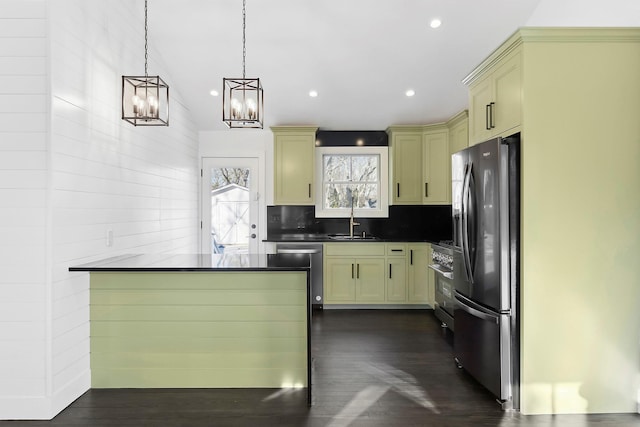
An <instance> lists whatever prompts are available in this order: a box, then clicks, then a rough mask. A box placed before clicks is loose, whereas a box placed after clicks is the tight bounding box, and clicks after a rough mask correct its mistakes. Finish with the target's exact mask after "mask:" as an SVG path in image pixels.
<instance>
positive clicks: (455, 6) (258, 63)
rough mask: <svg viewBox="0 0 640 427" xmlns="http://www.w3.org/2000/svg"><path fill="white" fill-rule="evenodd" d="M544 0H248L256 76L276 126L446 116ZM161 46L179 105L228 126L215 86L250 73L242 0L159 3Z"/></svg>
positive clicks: (210, 126)
mask: <svg viewBox="0 0 640 427" xmlns="http://www.w3.org/2000/svg"><path fill="white" fill-rule="evenodd" d="M540 1H541V0H247V6H246V11H247V15H246V16H247V18H246V19H247V28H246V33H247V42H246V46H247V51H246V73H247V74H246V76H247V77H251V78H253V77H259V78H260V79H261V81H262V84H263V87H264V100H265V101H264V102H265V120H264V126H265V128H268V127H270V126H276V125H300V124H312V125H317V126H319V127H320V128H322V129H328V130H384V129H386V128H387V127H388V126H390V125H397V124H427V123H435V122H440V121H444V120H446V119H448V118H450V117H451V116H453V115H454V114H456V113H458V112H459V111H461V110H463V109H464V108H466V106H467V89H466V88H465V86H464V85H463V84H462V83H461V80H462V79H463V78H464V77H465V76H466V75H467V73H469V72H470V71H471V70H472V69H473V68H474V67H475V66H476V65H478V64H479V63H480V62H481V61H482V60H483V59H484V58H485V57H486V56H487V55H488V54H489V53H490V52H491V51H493V49H495V48H496V47H497V46H498V45H499V44H500V43H501V42H503V41H504V40H505V39H506V38H507V37H509V36H510V35H511V34H512V33H513V32H514V31H515V30H516V29H517V28H518V27H520V26H523V25H525V24H526V23H527V21H528V19H529V18H530V17H531V15H532V14H533V12H534V10H535V9H536V6H537V5H538V3H539V2H540ZM433 18H439V19H441V20H442V26H441V27H440V28H438V29H435V30H434V29H432V28H430V26H429V23H430V21H431V20H432V19H433ZM149 43H150V45H151V46H152V47H153V48H154V50H153V51H152V52H153V53H151V55H153V54H157V55H160V56H161V60H162V62H164V63H165V66H166V67H167V68H168V74H167V75H163V74H162V73H160V74H161V77H162V78H164V79H165V80H166V81H167V83H168V84H169V85H170V86H171V90H172V93H174V94H176V93H179V96H177V95H176V96H173V97H172V101H171V102H176V101H177V102H182V103H183V104H185V105H186V106H187V108H188V109H189V110H190V111H191V112H192V114H193V117H194V118H195V121H196V124H197V126H198V129H199V130H203V131H204V130H223V129H226V126H225V125H224V124H223V123H222V97H221V96H218V97H217V98H216V97H213V96H211V95H210V91H211V90H212V89H215V90H218V91H219V92H220V93H222V79H223V77H241V75H242V1H241V0H182V1H179V2H178V1H175V0H149ZM153 63H154V61H153V58H151V63H150V66H151V67H152V66H153ZM149 72H150V74H153V73H154V70H153V69H152V68H150V69H149ZM311 89H314V90H317V91H318V93H319V95H318V97H317V98H311V97H309V95H308V93H309V91H310V90H311ZM407 89H413V90H415V93H416V94H415V96H413V97H411V98H408V97H406V96H405V91H406V90H407Z"/></svg>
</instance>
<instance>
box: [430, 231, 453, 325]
mask: <svg viewBox="0 0 640 427" xmlns="http://www.w3.org/2000/svg"><path fill="white" fill-rule="evenodd" d="M431 248H432V254H431V264H429V268H430V269H432V270H433V271H435V273H436V274H435V278H436V281H435V299H436V300H435V307H434V313H435V315H436V317H437V318H438V319H440V321H441V322H442V327H447V328H449V329H450V330H451V331H453V330H454V324H453V310H454V307H455V304H456V302H455V296H454V285H453V263H454V255H455V253H454V249H453V246H451V245H450V243H449V242H440V243H439V244H433V243H432V244H431Z"/></svg>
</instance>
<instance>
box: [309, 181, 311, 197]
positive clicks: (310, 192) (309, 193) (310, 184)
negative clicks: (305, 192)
mask: <svg viewBox="0 0 640 427" xmlns="http://www.w3.org/2000/svg"><path fill="white" fill-rule="evenodd" d="M309 198H311V184H309Z"/></svg>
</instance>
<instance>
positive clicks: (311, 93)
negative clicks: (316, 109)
mask: <svg viewBox="0 0 640 427" xmlns="http://www.w3.org/2000/svg"><path fill="white" fill-rule="evenodd" d="M309 96H310V97H312V98H315V97H316V96H318V91H317V90H310V91H309Z"/></svg>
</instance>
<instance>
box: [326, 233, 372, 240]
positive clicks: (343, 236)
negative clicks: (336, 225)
mask: <svg viewBox="0 0 640 427" xmlns="http://www.w3.org/2000/svg"><path fill="white" fill-rule="evenodd" d="M329 238H330V239H331V240H378V238H377V237H375V236H360V235H355V236H353V237H351V236H349V235H348V234H329Z"/></svg>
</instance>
